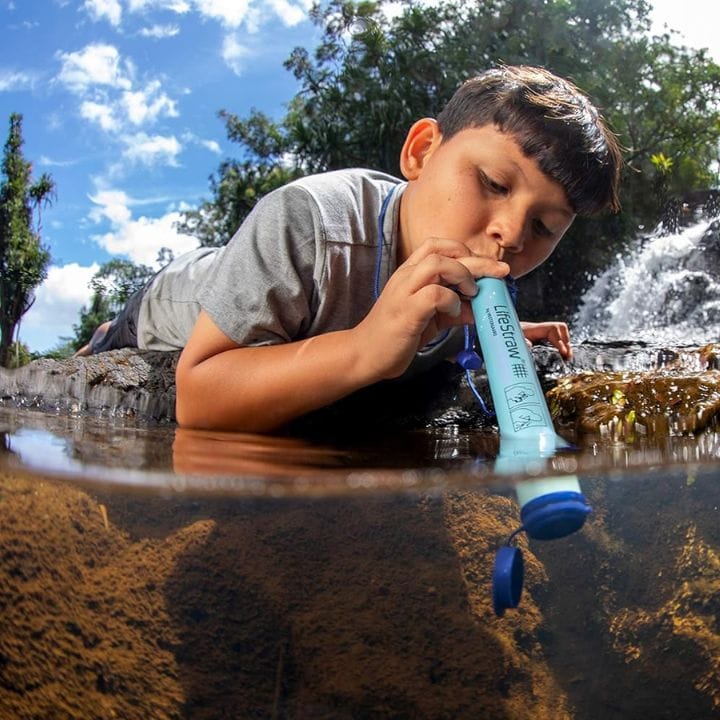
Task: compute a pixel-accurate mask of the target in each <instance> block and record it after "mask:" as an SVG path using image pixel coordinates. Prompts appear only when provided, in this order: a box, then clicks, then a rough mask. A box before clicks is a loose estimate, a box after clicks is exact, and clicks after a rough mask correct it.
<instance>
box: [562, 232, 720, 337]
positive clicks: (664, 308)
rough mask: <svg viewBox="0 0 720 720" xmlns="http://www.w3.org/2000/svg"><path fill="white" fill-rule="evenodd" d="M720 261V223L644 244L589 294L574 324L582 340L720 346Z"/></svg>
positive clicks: (601, 278)
mask: <svg viewBox="0 0 720 720" xmlns="http://www.w3.org/2000/svg"><path fill="white" fill-rule="evenodd" d="M719 256H720V220H718V219H717V218H716V219H714V220H706V221H703V222H700V223H698V224H696V225H693V226H692V227H688V228H685V229H683V230H682V231H681V232H678V233H677V234H665V233H662V232H661V231H659V232H657V233H656V234H654V235H652V236H650V237H648V238H645V239H642V240H640V241H639V243H638V246H637V248H636V249H635V250H634V251H633V252H631V253H630V254H629V255H628V256H626V257H619V258H618V259H617V261H616V262H615V264H614V265H612V266H611V267H610V268H608V269H607V270H606V271H605V272H604V273H603V274H602V275H600V276H599V277H598V278H597V280H596V281H595V284H594V285H593V287H592V288H591V289H590V290H589V291H588V292H587V293H586V295H585V298H584V299H583V302H582V305H581V307H580V309H579V311H578V313H577V315H576V317H575V320H574V322H573V330H574V337H575V339H576V341H582V340H588V339H593V340H599V341H604V342H608V341H616V340H635V341H641V342H649V343H664V344H671V345H703V344H706V343H709V342H717V341H718V339H719V338H720V263H718V257H719Z"/></svg>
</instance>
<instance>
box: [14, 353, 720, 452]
mask: <svg viewBox="0 0 720 720" xmlns="http://www.w3.org/2000/svg"><path fill="white" fill-rule="evenodd" d="M717 355H718V352H717V346H715V345H707V346H705V347H702V348H663V347H651V346H648V345H647V344H643V343H627V342H626V343H620V342H614V343H582V344H581V345H579V346H578V347H576V348H575V359H574V360H573V362H572V363H568V362H566V361H564V360H563V359H562V358H561V357H560V355H559V353H558V352H557V351H556V350H555V348H552V347H547V346H542V345H541V346H536V347H534V348H533V358H534V360H535V366H536V368H537V370H538V376H539V379H540V383H541V385H542V387H543V390H544V391H545V392H546V393H547V392H548V391H551V390H552V389H553V388H555V387H556V386H557V385H558V382H559V381H562V382H561V385H562V387H561V389H560V390H558V391H556V392H555V393H554V394H551V398H550V399H551V400H552V401H553V402H554V403H555V404H556V409H557V410H558V411H559V410H560V409H561V410H562V412H561V413H560V415H559V416H558V419H560V420H562V422H563V423H577V426H578V428H583V429H584V430H586V431H589V430H590V429H595V430H597V428H598V422H597V420H598V414H597V411H598V407H597V403H590V402H589V401H588V400H587V397H588V390H587V388H588V383H590V384H591V385H593V387H602V386H604V385H606V384H608V383H610V385H612V388H613V390H612V391H611V392H610V396H608V398H609V399H606V402H607V403H608V406H607V407H605V408H604V410H603V412H602V413H600V414H601V415H602V417H603V422H605V421H606V420H607V419H608V418H609V417H610V416H612V417H614V416H615V415H616V414H618V413H620V415H622V417H623V418H624V417H625V415H626V413H627V412H628V410H629V408H625V409H624V410H623V411H622V412H621V411H618V412H617V413H616V410H617V408H615V406H614V404H613V402H612V398H611V396H612V392H614V391H615V390H619V391H622V392H623V393H625V396H627V397H632V398H633V403H634V406H635V405H637V406H638V409H639V407H640V406H642V407H645V406H647V405H648V403H651V404H652V407H653V408H657V410H656V411H655V412H653V413H652V414H653V415H657V416H658V417H661V416H663V415H668V413H670V409H671V408H670V406H671V405H672V403H675V405H677V402H679V401H678V399H677V397H676V396H673V392H674V391H672V390H670V388H671V387H673V383H672V382H669V381H668V382H667V383H666V385H667V387H665V385H663V392H664V394H663V397H665V398H666V403H665V405H663V406H662V407H658V406H657V390H658V387H659V386H658V385H657V382H658V381H656V382H655V384H653V383H652V382H649V381H648V382H643V381H642V377H643V376H645V377H646V378H649V377H652V376H653V374H657V373H660V374H661V375H662V377H665V378H672V377H678V376H682V377H684V378H685V379H684V380H681V381H680V384H679V385H678V388H680V390H681V391H682V392H683V393H684V396H688V397H690V398H692V401H693V403H692V405H693V406H692V407H690V406H688V409H687V413H686V414H685V419H684V420H683V426H684V427H685V428H686V430H687V431H697V430H698V429H701V427H702V426H705V425H706V424H708V423H710V422H711V421H712V420H713V418H714V417H715V410H714V409H712V412H710V414H708V413H707V412H704V413H702V418H701V423H700V425H697V423H694V422H691V419H692V418H693V417H694V410H695V407H696V406H700V405H702V406H703V407H705V405H706V404H707V402H708V401H710V404H711V405H712V408H714V407H715V405H714V403H715V402H716V392H717V391H718V390H717V386H716V383H715V382H710V383H709V384H708V382H706V380H707V378H708V376H707V375H703V373H705V372H710V374H711V376H712V377H714V376H713V375H712V372H711V369H715V368H717V367H718V361H717ZM178 356H179V353H177V352H157V351H142V350H132V349H129V348H126V349H124V350H113V351H111V352H106V353H100V354H99V355H93V356H91V357H83V358H69V359H67V360H50V359H41V360H35V361H34V362H32V363H30V364H29V365H26V366H24V367H22V368H19V369H17V370H7V369H3V368H0V407H2V406H5V407H22V408H35V409H40V410H43V411H46V412H53V413H62V414H74V413H85V414H91V415H100V416H106V417H131V418H136V419H138V420H140V421H150V422H158V421H159V422H174V420H175V367H176V365H177V360H178ZM618 372H625V373H627V372H632V373H635V374H634V375H633V376H632V377H630V376H627V377H625V376H622V377H616V376H615V375H614V373H618ZM580 373H582V381H581V380H580V379H579V377H578V375H579V374H580ZM474 381H475V384H476V385H477V387H478V390H479V391H480V393H481V394H482V396H483V397H484V398H485V399H486V401H487V402H488V405H489V406H490V408H492V403H491V397H490V391H489V388H488V383H487V377H486V375H485V373H484V372H483V371H482V370H481V371H479V372H476V373H474ZM626 386H627V387H626ZM643 397H644V398H645V399H644V400H643ZM676 401H677V402H676ZM673 407H674V405H673ZM708 408H709V406H708ZM676 409H677V408H676ZM706 410H707V408H706ZM608 413H609V414H608ZM620 415H618V416H620ZM493 424H494V418H493V417H492V416H490V417H488V416H487V415H485V414H484V413H483V411H482V410H481V409H480V406H479V404H478V402H477V400H476V399H475V397H474V395H473V393H472V392H471V390H470V388H469V386H468V384H467V381H466V379H465V373H464V372H463V371H462V370H461V369H460V368H459V366H457V365H456V364H454V363H449V362H448V363H442V364H441V365H439V366H437V367H435V368H433V369H431V370H430V371H428V372H426V373H424V374H422V375H419V376H417V377H415V378H413V379H411V380H408V381H405V382H385V383H378V384H377V385H374V386H371V387H368V388H366V389H364V390H361V391H359V392H357V393H354V394H353V395H350V396H349V397H347V398H344V399H343V400H340V401H338V402H337V403H334V404H333V405H330V406H328V407H326V408H322V409H320V410H318V411H316V412H314V413H310V414H309V415H307V416H305V417H303V418H301V419H300V420H298V421H296V422H295V423H293V424H292V425H291V426H290V427H289V430H290V431H291V432H292V433H293V434H300V435H306V436H318V437H320V438H322V439H324V440H328V439H332V438H335V437H338V436H340V437H341V436H344V435H348V434H349V435H351V436H355V435H356V434H357V433H365V434H370V435H377V434H382V433H385V432H388V431H391V430H415V429H420V428H426V427H436V428H437V427H447V426H453V427H460V428H479V427H490V426H492V425H493ZM659 427H660V425H658V428H659Z"/></svg>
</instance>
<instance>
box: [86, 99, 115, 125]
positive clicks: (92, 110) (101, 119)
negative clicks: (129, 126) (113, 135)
mask: <svg viewBox="0 0 720 720" xmlns="http://www.w3.org/2000/svg"><path fill="white" fill-rule="evenodd" d="M80 116H81V117H83V118H85V120H90V121H91V122H96V123H97V124H98V125H99V126H100V127H101V128H102V129H103V130H105V131H106V132H116V131H117V130H119V129H120V121H119V119H118V118H117V117H116V116H115V113H114V111H113V109H112V107H111V106H110V105H107V104H105V103H98V102H94V101H93V100H85V101H84V102H83V103H81V105H80Z"/></svg>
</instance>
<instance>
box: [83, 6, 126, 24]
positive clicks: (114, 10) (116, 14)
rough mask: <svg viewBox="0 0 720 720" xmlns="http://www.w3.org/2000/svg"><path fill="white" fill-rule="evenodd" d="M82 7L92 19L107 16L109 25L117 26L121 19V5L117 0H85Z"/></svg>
mask: <svg viewBox="0 0 720 720" xmlns="http://www.w3.org/2000/svg"><path fill="white" fill-rule="evenodd" d="M83 8H84V9H85V10H87V11H88V13H89V14H90V17H91V18H92V19H93V20H102V19H103V18H107V20H108V22H109V23H110V24H111V25H114V26H115V27H117V26H118V25H120V20H121V19H122V6H121V5H120V2H119V0H85V4H84V5H83Z"/></svg>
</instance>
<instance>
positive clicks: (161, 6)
mask: <svg viewBox="0 0 720 720" xmlns="http://www.w3.org/2000/svg"><path fill="white" fill-rule="evenodd" d="M146 9H155V10H170V11H171V12H174V13H177V14H178V15H184V14H185V13H187V12H190V3H188V2H186V1H185V0H129V2H128V10H130V12H142V11H144V10H146Z"/></svg>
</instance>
